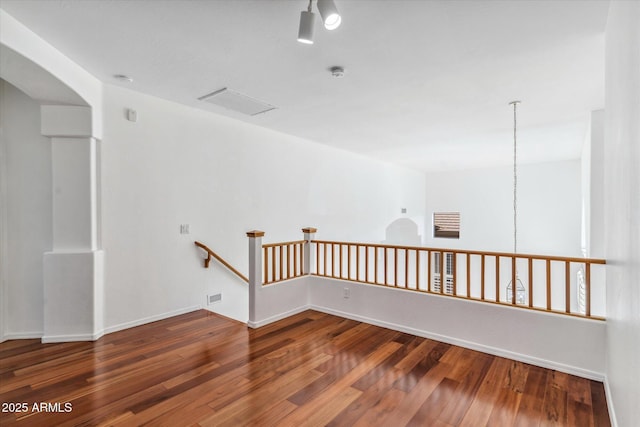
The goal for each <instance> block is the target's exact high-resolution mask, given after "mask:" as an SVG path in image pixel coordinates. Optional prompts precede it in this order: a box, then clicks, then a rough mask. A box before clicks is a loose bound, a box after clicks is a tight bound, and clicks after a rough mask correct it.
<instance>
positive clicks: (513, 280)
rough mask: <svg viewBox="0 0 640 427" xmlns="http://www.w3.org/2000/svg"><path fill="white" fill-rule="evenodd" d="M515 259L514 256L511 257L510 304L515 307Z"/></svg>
mask: <svg viewBox="0 0 640 427" xmlns="http://www.w3.org/2000/svg"><path fill="white" fill-rule="evenodd" d="M516 281H517V279H516V257H515V255H514V256H512V257H511V304H512V305H516V290H517V286H516V285H517V283H516Z"/></svg>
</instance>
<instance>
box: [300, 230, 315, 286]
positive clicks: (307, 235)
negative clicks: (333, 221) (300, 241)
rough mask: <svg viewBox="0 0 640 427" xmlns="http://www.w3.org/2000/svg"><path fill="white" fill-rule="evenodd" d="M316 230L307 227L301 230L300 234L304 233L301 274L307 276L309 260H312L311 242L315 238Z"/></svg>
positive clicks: (309, 270) (309, 265) (309, 272)
mask: <svg viewBox="0 0 640 427" xmlns="http://www.w3.org/2000/svg"><path fill="white" fill-rule="evenodd" d="M316 231H318V229H317V228H313V227H307V228H303V229H302V232H303V233H304V241H305V244H304V255H303V262H302V274H304V275H309V274H311V260H312V259H313V255H314V254H313V245H312V244H311V241H312V240H313V239H314V238H315V235H316Z"/></svg>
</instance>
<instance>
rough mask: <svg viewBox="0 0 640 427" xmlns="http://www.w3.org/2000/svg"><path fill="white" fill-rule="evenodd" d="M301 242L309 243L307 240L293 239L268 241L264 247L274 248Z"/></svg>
mask: <svg viewBox="0 0 640 427" xmlns="http://www.w3.org/2000/svg"><path fill="white" fill-rule="evenodd" d="M299 243H307V241H306V240H292V241H291V242H280V243H266V244H264V245H262V247H263V248H273V247H274V246H286V245H296V244H299Z"/></svg>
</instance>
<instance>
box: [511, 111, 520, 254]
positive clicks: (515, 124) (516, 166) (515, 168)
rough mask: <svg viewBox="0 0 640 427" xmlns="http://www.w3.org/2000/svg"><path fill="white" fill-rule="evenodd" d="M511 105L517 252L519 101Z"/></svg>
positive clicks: (516, 249) (516, 245)
mask: <svg viewBox="0 0 640 427" xmlns="http://www.w3.org/2000/svg"><path fill="white" fill-rule="evenodd" d="M509 104H510V105H513V253H514V254H515V253H517V252H518V163H517V160H518V157H517V153H518V152H517V138H516V137H517V135H516V129H517V120H516V119H517V114H516V107H517V106H518V104H520V101H512V102H510V103H509Z"/></svg>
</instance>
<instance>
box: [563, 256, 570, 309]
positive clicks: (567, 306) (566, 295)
mask: <svg viewBox="0 0 640 427" xmlns="http://www.w3.org/2000/svg"><path fill="white" fill-rule="evenodd" d="M564 311H565V312H566V313H571V265H570V264H569V261H565V263H564Z"/></svg>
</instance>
